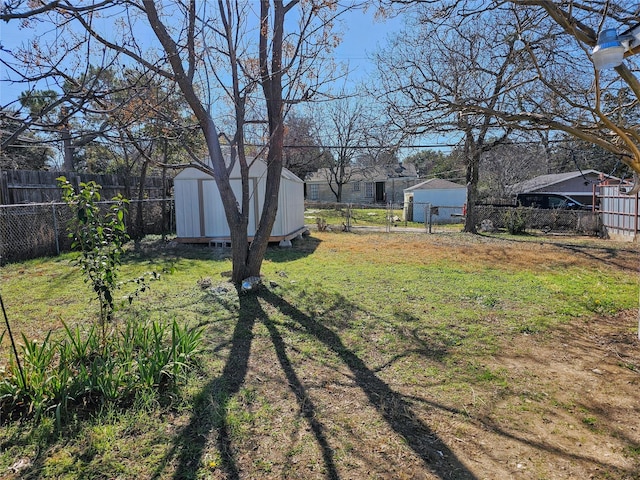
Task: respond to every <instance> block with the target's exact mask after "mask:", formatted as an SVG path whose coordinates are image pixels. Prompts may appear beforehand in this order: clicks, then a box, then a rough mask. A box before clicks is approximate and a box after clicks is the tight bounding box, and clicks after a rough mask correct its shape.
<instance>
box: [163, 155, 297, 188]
mask: <svg viewBox="0 0 640 480" xmlns="http://www.w3.org/2000/svg"><path fill="white" fill-rule="evenodd" d="M225 159H226V161H227V163H230V160H229V158H228V157H226V158H225ZM204 163H205V164H207V165H211V161H210V160H209V159H208V158H207V159H205V160H204ZM194 174H195V175H196V176H197V177H198V178H202V177H207V176H210V175H209V174H207V173H205V172H204V171H202V170H201V169H199V168H198V167H197V166H195V165H194V166H192V167H185V168H184V169H183V170H181V171H180V172H179V173H178V174H177V175H176V177H175V178H176V179H178V180H180V179H182V178H191V177H192V176H193V175H194ZM249 176H250V177H264V178H266V176H267V164H266V162H264V161H263V160H261V159H256V160H254V161H253V162H251V165H250V167H249ZM229 177H230V178H240V164H239V162H236V163H235V165H234V168H233V170H232V171H231V174H230V175H229ZM280 177H281V178H284V179H286V180H289V181H292V182H296V183H304V182H303V181H302V180H301V179H300V178H299V177H298V176H297V175H296V174H295V173H293V172H292V171H291V170H288V169H287V168H284V167H282V173H281V174H280Z"/></svg>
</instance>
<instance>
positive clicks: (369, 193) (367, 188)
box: [364, 182, 375, 198]
mask: <svg viewBox="0 0 640 480" xmlns="http://www.w3.org/2000/svg"><path fill="white" fill-rule="evenodd" d="M374 185H375V183H373V182H366V183H365V184H364V196H365V197H366V198H373V190H374V188H373V187H374Z"/></svg>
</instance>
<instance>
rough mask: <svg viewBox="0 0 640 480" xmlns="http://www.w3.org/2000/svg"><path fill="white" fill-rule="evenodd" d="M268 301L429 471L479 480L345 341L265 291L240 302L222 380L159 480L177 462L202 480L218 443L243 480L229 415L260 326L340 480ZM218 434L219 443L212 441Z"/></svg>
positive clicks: (327, 466) (208, 391)
mask: <svg viewBox="0 0 640 480" xmlns="http://www.w3.org/2000/svg"><path fill="white" fill-rule="evenodd" d="M261 301H262V302H265V303H266V304H268V305H270V306H272V307H274V308H276V309H277V310H279V311H280V312H281V313H282V314H284V315H286V316H287V317H289V319H290V322H288V323H289V325H288V326H287V328H293V329H295V330H298V331H306V332H308V333H309V334H311V335H312V336H313V338H315V339H316V340H317V341H319V342H321V343H322V344H324V345H325V346H326V347H328V348H329V349H330V350H331V351H333V352H334V354H336V355H337V356H338V358H340V359H341V361H342V362H343V363H344V364H345V365H346V366H347V367H348V368H349V369H350V370H351V372H352V374H353V377H354V379H355V382H356V384H357V385H358V387H359V388H360V389H361V390H362V391H363V392H364V393H365V395H366V396H367V398H368V400H369V402H370V404H371V405H372V406H373V407H375V408H376V410H377V411H378V412H379V414H380V415H381V417H382V418H384V419H385V421H386V422H387V423H388V425H389V426H390V427H391V428H392V429H393V430H394V431H395V432H396V433H397V434H398V435H400V436H401V437H402V438H403V440H404V441H405V442H406V444H407V445H408V446H409V447H410V448H411V449H412V450H413V451H414V452H415V453H416V455H417V456H418V457H419V458H421V459H422V461H423V462H424V464H425V466H426V467H427V468H428V469H429V470H431V471H432V472H433V473H435V474H436V475H438V476H439V477H440V478H442V479H461V480H463V479H475V476H474V475H473V474H472V473H471V472H470V471H469V470H468V469H467V468H466V467H465V466H464V465H463V464H462V462H460V460H459V459H458V458H457V457H456V455H455V454H454V453H453V452H452V451H451V449H450V448H449V447H448V446H447V445H446V444H445V443H444V442H443V441H442V440H441V439H440V438H439V437H438V436H437V435H436V434H435V433H434V432H433V431H432V430H431V429H430V428H429V427H428V426H427V425H425V424H424V423H423V422H421V421H420V420H419V419H418V417H417V415H416V414H415V413H414V412H413V411H412V407H411V405H410V404H409V402H407V400H406V399H405V398H404V397H403V396H402V395H401V394H399V393H397V392H395V391H393V390H392V389H391V388H390V387H389V386H388V385H387V384H386V383H384V382H383V381H382V380H381V379H380V378H378V377H377V375H376V374H375V372H374V371H373V370H372V369H370V368H369V367H367V365H366V364H365V362H364V361H363V360H362V359H360V358H359V357H358V356H357V355H356V354H355V353H354V352H352V351H351V350H349V349H348V348H347V347H346V345H345V344H344V343H343V341H342V340H341V338H340V336H339V335H338V334H336V333H335V332H333V331H332V330H330V329H329V328H327V327H326V326H324V325H322V324H320V323H319V322H317V321H316V320H314V319H313V318H311V317H310V316H309V315H307V314H305V313H303V312H302V311H301V310H299V309H298V308H296V307H294V306H293V305H292V304H291V303H289V302H287V301H286V300H284V299H283V298H281V297H280V296H278V295H276V294H275V293H273V292H271V291H269V290H267V289H266V288H263V289H261V290H259V291H258V292H257V293H256V294H253V293H250V294H240V311H239V318H238V322H237V324H236V327H235V329H234V332H233V335H232V339H231V341H230V349H229V354H228V357H227V361H226V364H225V366H224V368H223V370H222V373H221V374H220V375H219V376H218V377H217V378H215V379H213V380H212V381H210V382H208V383H207V384H206V385H205V386H204V387H203V388H202V390H201V391H200V393H199V394H198V396H197V397H196V399H195V401H194V405H193V413H192V416H191V418H190V420H189V423H188V424H187V426H186V427H185V428H184V429H183V430H182V431H181V432H180V434H179V436H178V437H177V438H176V440H175V443H174V445H173V446H172V448H171V450H170V451H169V452H168V453H167V455H166V456H165V458H164V460H163V461H162V462H161V464H160V465H158V468H157V470H156V474H155V475H154V477H153V478H159V477H160V476H161V474H162V472H163V471H164V470H165V469H166V468H167V467H168V464H169V463H172V462H173V460H174V459H175V461H176V464H177V465H176V469H175V473H174V475H173V478H174V479H176V480H178V479H181V480H182V479H186V480H188V479H195V478H197V475H198V470H199V468H201V467H202V466H203V460H204V455H205V451H206V450H207V442H208V441H209V439H210V438H211V439H213V438H214V436H215V438H216V440H215V441H216V442H217V445H216V447H217V451H218V452H219V455H220V466H219V467H220V468H221V469H222V470H223V471H224V474H225V476H226V478H228V479H231V480H236V479H240V478H241V477H242V472H241V470H240V468H239V466H238V464H237V455H236V449H237V447H236V446H235V445H234V442H233V435H232V431H231V426H230V425H229V423H228V421H229V419H228V418H227V412H228V406H229V402H230V400H231V399H232V398H233V396H234V395H236V394H238V393H239V392H240V391H241V388H242V385H243V384H244V382H245V379H246V375H247V372H248V368H249V359H250V354H251V344H252V341H253V337H254V333H253V329H254V326H255V324H256V323H257V322H262V323H263V325H264V326H265V327H266V329H267V331H268V333H269V337H270V340H271V342H272V344H273V346H274V350H275V353H276V357H277V359H278V363H279V364H280V367H281V368H282V370H283V372H284V374H285V377H286V379H287V383H288V384H289V386H290V388H291V391H292V392H293V394H294V395H295V398H296V402H297V403H298V407H299V412H300V415H301V416H302V417H304V419H305V420H306V421H307V423H308V425H309V427H310V431H311V432H313V435H314V437H315V441H316V443H317V445H318V447H319V449H320V451H321V453H322V457H323V463H324V471H325V476H326V478H328V479H332V480H337V479H339V478H340V475H339V473H338V469H337V466H336V464H335V460H334V451H333V449H332V448H331V446H330V444H329V440H328V438H327V435H326V433H325V427H324V426H323V425H322V423H321V422H320V421H319V420H318V415H317V407H316V406H315V405H314V403H313V401H312V400H311V398H310V396H309V394H308V392H307V389H306V388H305V386H304V385H303V382H302V381H301V379H300V378H299V376H298V374H297V373H296V371H295V368H294V366H293V365H292V362H291V360H290V358H289V357H288V355H287V348H286V343H285V341H284V339H283V337H282V335H281V333H280V332H279V330H278V328H277V326H276V324H275V323H274V322H273V321H272V320H271V319H270V315H269V314H268V313H267V312H265V310H264V309H263V307H262V305H261ZM213 433H215V435H212V434H213Z"/></svg>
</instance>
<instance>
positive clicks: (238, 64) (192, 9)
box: [0, 0, 351, 282]
mask: <svg viewBox="0 0 640 480" xmlns="http://www.w3.org/2000/svg"><path fill="white" fill-rule="evenodd" d="M17 3H18V2H8V3H6V4H5V6H4V7H3V13H2V15H0V19H2V20H9V21H11V20H15V19H23V20H24V19H26V20H27V21H32V20H35V19H41V18H44V17H43V15H44V16H46V17H47V18H48V19H49V21H51V22H53V25H56V27H57V36H58V38H60V39H63V40H64V42H65V46H64V49H65V51H66V54H68V53H74V52H75V53H77V52H78V51H90V50H91V48H92V47H93V46H94V45H97V46H99V48H98V49H96V50H92V52H93V53H92V54H93V55H96V54H100V53H101V52H102V55H104V56H107V57H109V58H108V61H109V62H112V63H114V64H115V63H118V62H122V63H126V64H129V65H135V66H136V67H137V68H140V69H143V70H146V71H149V72H153V74H155V75H160V76H162V77H164V78H166V79H169V80H171V81H174V82H176V84H177V85H178V88H179V89H180V91H181V92H182V95H183V96H184V98H185V100H186V102H187V103H188V104H189V106H190V108H191V110H192V111H193V114H194V116H195V118H196V120H197V122H198V124H199V126H200V128H201V129H202V132H203V134H204V137H205V141H206V144H207V149H208V152H209V158H210V163H206V162H200V163H199V167H200V168H202V169H203V170H205V171H207V172H209V173H210V174H211V175H212V176H213V177H214V178H215V181H216V184H217V187H218V190H219V192H220V195H221V198H222V203H223V206H224V211H225V215H226V219H227V222H228V225H229V229H230V233H231V245H232V260H233V273H232V280H233V281H235V282H240V281H241V280H243V279H244V278H246V277H251V276H256V275H259V273H260V267H261V265H262V260H263V258H264V254H265V251H266V248H267V245H268V241H269V237H270V234H271V229H272V226H273V223H274V220H275V216H276V211H277V201H278V191H279V188H280V176H281V171H282V165H283V146H284V118H285V115H286V110H287V106H288V105H291V104H293V103H296V102H298V101H301V100H304V99H308V98H309V97H311V96H312V95H313V94H314V92H316V91H318V90H319V88H320V87H321V84H322V81H323V78H325V77H323V74H324V73H326V72H327V71H329V72H330V69H328V68H327V66H326V65H320V64H319V63H320V61H321V59H322V58H326V56H324V57H323V56H322V55H320V54H321V52H324V51H325V50H327V49H330V48H331V46H332V45H334V44H335V42H336V38H335V37H334V36H333V34H332V26H333V19H334V18H335V17H336V16H338V15H339V14H340V13H342V12H343V11H344V9H345V8H351V5H349V6H347V7H344V6H340V5H339V4H338V2H333V1H324V2H316V1H299V0H291V1H288V2H283V1H281V0H259V2H257V3H254V2H240V1H237V0H219V1H218V2H216V3H215V4H214V3H213V2H196V1H195V0H189V1H184V2H183V1H175V2H152V1H148V0H140V1H134V0H131V1H104V2H96V3H94V4H91V5H87V4H85V3H82V2H72V1H71V0H67V1H64V2H52V3H50V4H45V5H43V6H41V7H38V8H36V9H35V10H31V11H23V10H20V8H19V7H16V4H17ZM256 7H257V8H256ZM98 13H100V15H97V14H98ZM102 18H107V19H108V25H105V22H103V21H101V19H102ZM116 27H117V28H116ZM288 29H289V30H288ZM147 33H151V34H152V38H153V39H154V40H149V36H147V35H146V34H147ZM59 44H60V42H59V43H58V45H59ZM217 92H219V95H218V93H217ZM223 98H224V99H226V100H227V101H229V102H230V103H231V105H232V109H233V115H232V117H233V118H232V121H231V122H228V124H229V125H230V126H231V127H232V132H231V134H230V135H229V138H230V139H231V145H232V147H233V151H234V152H235V153H236V155H235V156H233V155H232V157H233V160H232V163H233V162H238V164H239V168H240V172H241V178H242V193H241V195H240V196H239V197H236V195H235V194H234V191H233V189H232V187H231V182H230V178H229V175H230V172H231V169H232V168H233V164H231V165H230V164H229V163H228V162H227V161H226V159H225V157H224V156H223V155H222V151H221V148H220V143H219V139H218V133H219V131H218V128H217V126H216V121H214V111H216V110H218V111H219V110H220V107H221V106H222V102H223V101H222V99H223ZM260 126H262V127H264V128H263V130H262V138H263V140H264V143H265V147H266V154H265V155H264V157H265V159H266V163H267V178H266V192H265V198H264V204H263V205H262V208H261V217H260V220H259V226H258V228H257V231H256V232H255V235H254V236H253V241H251V242H249V239H248V230H247V229H248V219H249V206H250V191H249V169H250V167H251V161H252V159H251V158H247V153H246V152H247V150H246V149H245V147H246V144H247V142H246V140H245V139H246V134H247V132H250V133H251V135H254V136H257V135H258V133H256V130H254V129H253V127H256V128H258V127H260ZM250 127H251V128H250Z"/></svg>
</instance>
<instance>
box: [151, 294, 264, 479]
mask: <svg viewBox="0 0 640 480" xmlns="http://www.w3.org/2000/svg"><path fill="white" fill-rule="evenodd" d="M261 315H263V312H262V311H261V309H260V305H259V304H258V301H257V298H256V297H255V296H253V295H242V296H241V302H240V311H239V316H238V321H237V323H236V326H235V329H234V331H233V335H232V338H231V341H230V349H229V354H228V357H227V361H226V363H225V366H224V368H223V370H222V373H221V374H220V376H218V377H217V378H215V379H213V380H211V381H210V382H208V383H207V384H205V385H204V386H203V387H202V389H201V390H200V392H199V393H198V395H197V396H196V397H195V399H194V402H193V408H192V415H191V418H190V419H189V423H188V424H187V425H186V426H185V427H184V429H183V430H182V431H181V432H180V434H179V436H178V438H177V439H176V441H175V442H174V444H173V446H172V448H171V449H170V451H169V452H168V453H167V455H166V456H165V458H164V460H163V462H161V463H160V464H159V465H158V468H157V469H156V472H155V475H154V476H153V477H152V478H160V477H161V476H162V472H163V471H164V470H165V468H166V467H167V465H168V463H169V462H170V461H171V460H172V459H173V458H176V457H177V467H176V470H175V473H174V475H173V478H174V479H176V480H178V479H179V480H188V479H195V478H198V477H197V472H198V469H199V468H200V466H201V463H202V460H203V455H204V452H205V449H206V443H207V440H208V438H209V436H210V434H211V432H212V431H214V430H217V433H218V435H217V442H218V445H217V447H218V451H219V452H220V454H221V459H220V460H221V468H222V469H224V471H225V472H226V474H227V478H230V479H239V478H240V472H239V469H238V466H237V464H236V461H235V457H234V455H233V445H232V441H231V431H230V427H229V425H228V423H227V418H226V413H225V412H226V411H227V406H228V403H229V401H230V399H231V398H232V397H233V395H235V394H237V393H238V392H239V391H240V388H241V386H242V384H243V383H244V380H245V377H246V374H247V370H248V367H249V357H250V354H251V343H252V340H253V328H254V325H255V323H256V320H257V319H259V318H260V316H261Z"/></svg>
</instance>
